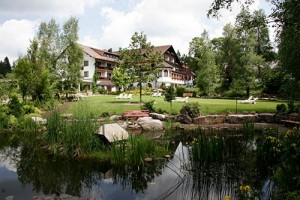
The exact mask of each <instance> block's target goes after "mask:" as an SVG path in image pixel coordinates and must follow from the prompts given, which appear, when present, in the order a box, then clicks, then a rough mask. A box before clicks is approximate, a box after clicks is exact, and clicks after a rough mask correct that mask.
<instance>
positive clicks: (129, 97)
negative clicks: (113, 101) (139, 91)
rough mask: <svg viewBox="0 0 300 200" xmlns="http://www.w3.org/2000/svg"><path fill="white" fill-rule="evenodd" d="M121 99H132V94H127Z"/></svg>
mask: <svg viewBox="0 0 300 200" xmlns="http://www.w3.org/2000/svg"><path fill="white" fill-rule="evenodd" d="M123 99H132V94H127V95H125V96H124V97H123Z"/></svg>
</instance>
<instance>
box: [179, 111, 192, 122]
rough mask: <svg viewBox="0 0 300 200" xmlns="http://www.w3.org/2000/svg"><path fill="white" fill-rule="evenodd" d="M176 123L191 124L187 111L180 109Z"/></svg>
mask: <svg viewBox="0 0 300 200" xmlns="http://www.w3.org/2000/svg"><path fill="white" fill-rule="evenodd" d="M177 121H178V122H180V123H181V124H192V123H193V119H192V118H191V117H190V116H189V113H188V111H187V110H186V109H185V108H184V107H182V108H181V110H180V114H179V116H178V117H177Z"/></svg>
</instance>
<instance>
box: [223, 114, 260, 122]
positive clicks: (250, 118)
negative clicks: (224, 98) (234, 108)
mask: <svg viewBox="0 0 300 200" xmlns="http://www.w3.org/2000/svg"><path fill="white" fill-rule="evenodd" d="M257 121H258V117H257V115H228V116H227V117H226V119H225V122H226V123H229V124H243V123H247V122H248V123H255V122H257Z"/></svg>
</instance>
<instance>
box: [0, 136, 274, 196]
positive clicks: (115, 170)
mask: <svg viewBox="0 0 300 200" xmlns="http://www.w3.org/2000/svg"><path fill="white" fill-rule="evenodd" d="M209 137H212V138H213V137H215V136H208V138H209ZM220 138H221V142H223V143H224V144H226V145H225V149H224V155H225V157H223V159H221V160H214V159H210V160H204V161H203V160H201V161H198V162H195V158H193V154H192V147H191V145H192V141H188V140H180V141H179V140H177V141H176V142H174V145H175V148H174V150H173V151H174V154H173V155H172V156H171V157H170V158H164V159H158V160H155V161H153V162H152V163H149V164H145V165H144V166H140V167H130V166H117V167H116V166H115V167H113V166H111V165H110V164H109V163H100V162H96V161H90V160H76V159H70V160H69V159H66V158H60V157H55V156H53V155H49V154H46V153H45V152H44V151H38V150H35V149H32V148H29V147H19V146H15V147H12V146H6V147H3V148H2V149H1V150H0V199H5V198H6V197H8V196H13V197H14V199H22V200H24V199H32V198H33V197H34V198H36V199H38V198H42V197H45V196H54V195H56V196H61V197H63V196H64V198H67V197H70V198H71V197H72V199H91V200H92V199H105V200H106V199H117V200H118V199H122V200H124V199H172V200H173V199H175V200H176V199H178V200H179V199H180V200H181V199H211V200H215V199H216V200H218V199H220V200H223V199H224V198H225V196H230V197H231V199H238V198H237V196H238V195H240V189H239V188H240V186H241V185H243V184H244V185H249V186H250V187H251V195H255V196H257V197H259V199H268V191H269V190H270V189H271V188H272V182H271V181H270V180H269V179H268V175H267V170H266V168H267V166H265V165H264V164H263V162H261V161H259V160H257V159H256V157H255V156H254V153H255V149H256V144H255V140H253V139H251V140H249V139H245V138H244V137H241V136H226V137H220ZM209 141H210V139H209ZM214 155H215V154H214Z"/></svg>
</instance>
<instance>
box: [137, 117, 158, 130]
mask: <svg viewBox="0 0 300 200" xmlns="http://www.w3.org/2000/svg"><path fill="white" fill-rule="evenodd" d="M137 123H138V124H139V125H140V126H141V127H142V128H143V130H145V131H153V130H163V128H164V127H163V123H162V122H161V121H160V120H158V119H153V118H152V117H140V118H139V119H138V120H137Z"/></svg>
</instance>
